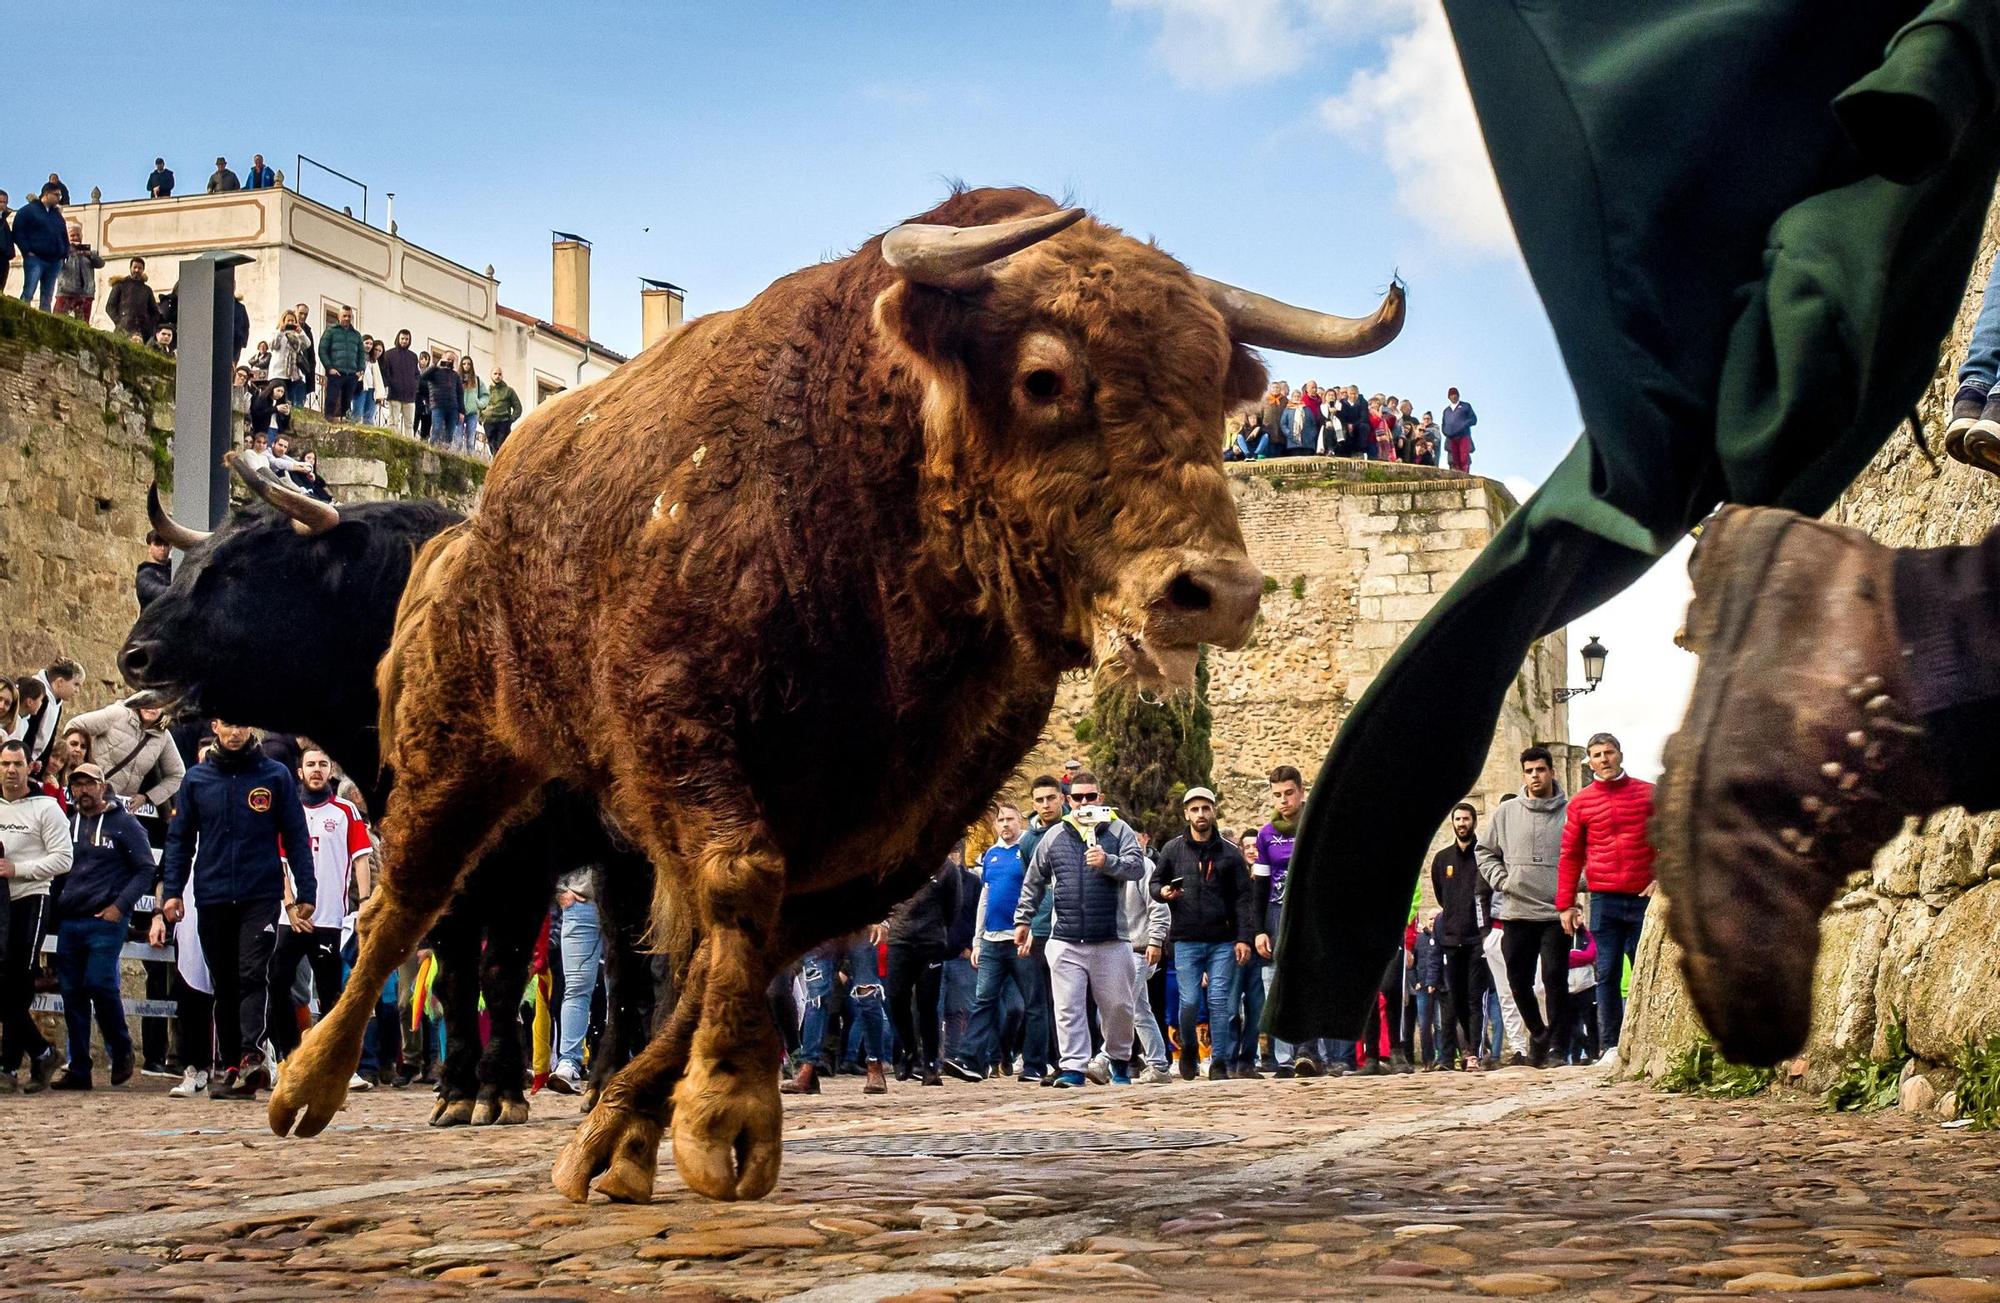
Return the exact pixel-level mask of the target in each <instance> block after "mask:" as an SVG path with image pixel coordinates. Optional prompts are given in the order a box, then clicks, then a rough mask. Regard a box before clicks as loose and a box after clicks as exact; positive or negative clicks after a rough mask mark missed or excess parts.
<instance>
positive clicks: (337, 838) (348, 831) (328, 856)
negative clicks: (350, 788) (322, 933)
mask: <svg viewBox="0 0 2000 1303" xmlns="http://www.w3.org/2000/svg"><path fill="white" fill-rule="evenodd" d="M305 810H306V834H307V835H308V836H310V837H311V838H312V848H313V877H314V878H315V879H317V881H318V891H319V897H320V899H319V900H317V901H314V902H312V904H313V925H314V926H315V927H338V926H340V920H341V919H342V918H343V917H344V916H345V915H346V913H347V908H348V905H347V903H348V901H349V899H350V898H351V897H352V896H353V894H354V861H356V860H358V859H360V858H361V857H362V856H363V855H366V854H368V853H369V852H371V851H373V850H374V849H375V843H374V842H372V841H370V840H369V839H368V825H367V824H365V823H363V822H362V820H361V811H359V810H357V809H355V808H354V807H353V806H352V805H350V804H349V803H347V802H346V801H343V800H341V799H340V798H339V797H337V796H330V797H328V798H327V799H326V801H325V802H323V803H322V804H319V805H313V804H311V803H309V802H308V803H306V807H305ZM335 883H338V884H340V890H339V892H338V894H336V893H334V892H333V891H331V890H329V888H330V887H332V885H333V884H335ZM321 902H325V903H324V904H322V903H321ZM300 903H301V904H304V903H305V902H303V901H301V902H300Z"/></svg>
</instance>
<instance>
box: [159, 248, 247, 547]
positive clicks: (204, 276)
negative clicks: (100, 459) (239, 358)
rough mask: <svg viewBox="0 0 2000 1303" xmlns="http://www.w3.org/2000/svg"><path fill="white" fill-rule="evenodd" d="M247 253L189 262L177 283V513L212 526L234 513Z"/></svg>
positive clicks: (190, 521) (202, 526) (184, 519)
mask: <svg viewBox="0 0 2000 1303" xmlns="http://www.w3.org/2000/svg"><path fill="white" fill-rule="evenodd" d="M254 261H256V260H255V259H254V258H252V257H251V256H250V255H249V254H247V253H204V254H202V255H200V256H199V257H195V258H188V259H185V260H184V261H183V262H182V263H181V266H180V282H179V284H178V285H177V286H176V288H175V296H174V297H175V302H176V304H177V305H178V306H177V311H176V317H175V327H174V352H175V358H176V362H177V365H176V367H175V378H174V515H175V516H176V517H177V518H178V519H179V520H180V521H181V522H182V523H183V524H187V525H191V526H193V527H194V528H196V529H214V528H216V527H217V526H218V525H220V524H221V523H222V517H223V515H224V514H225V513H226V512H228V510H229V468H228V467H226V466H224V465H223V464H222V454H223V453H225V452H228V451H229V448H230V442H229V418H230V415H231V413H230V408H229V380H230V370H231V368H232V367H234V366H235V365H236V269H237V268H238V267H240V266H242V265H243V264H244V263H246V262H254Z"/></svg>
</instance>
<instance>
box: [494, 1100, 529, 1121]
mask: <svg viewBox="0 0 2000 1303" xmlns="http://www.w3.org/2000/svg"><path fill="white" fill-rule="evenodd" d="M493 1120H494V1121H495V1122H497V1123H499V1124H500V1125H501V1126H503V1127H518V1126H521V1125H523V1124H525V1123H526V1122H527V1120H528V1101H527V1100H525V1099H503V1100H501V1101H500V1113H499V1116H497V1117H495V1118H494V1119H493Z"/></svg>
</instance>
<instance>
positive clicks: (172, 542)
mask: <svg viewBox="0 0 2000 1303" xmlns="http://www.w3.org/2000/svg"><path fill="white" fill-rule="evenodd" d="M146 519H147V520H149V521H150V522H152V526H153V532H154V533H155V534H158V535H159V536H160V537H161V539H163V540H165V542H166V544H167V546H168V547H177V548H179V549H180V550H181V551H183V552H191V551H193V550H194V549H195V548H198V547H200V546H201V545H202V544H203V543H206V542H208V535H207V534H205V533H203V532H202V531H201V530H198V529H189V528H188V527H187V526H186V525H183V524H181V523H180V522H179V521H178V520H175V519H174V518H173V517H172V516H170V515H168V514H167V509H166V507H164V506H162V505H161V503H160V486H159V485H158V484H148V485H147V486H146Z"/></svg>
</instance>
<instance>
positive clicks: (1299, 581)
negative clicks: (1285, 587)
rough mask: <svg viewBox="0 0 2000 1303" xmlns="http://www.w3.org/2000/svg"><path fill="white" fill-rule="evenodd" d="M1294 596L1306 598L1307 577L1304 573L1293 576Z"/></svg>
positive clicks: (1300, 598) (1301, 598) (1301, 599)
mask: <svg viewBox="0 0 2000 1303" xmlns="http://www.w3.org/2000/svg"><path fill="white" fill-rule="evenodd" d="M1292 596H1293V597H1296V598H1298V599H1299V600H1300V601H1304V600H1305V596H1306V577H1305V576H1304V575H1293V576H1292Z"/></svg>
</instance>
